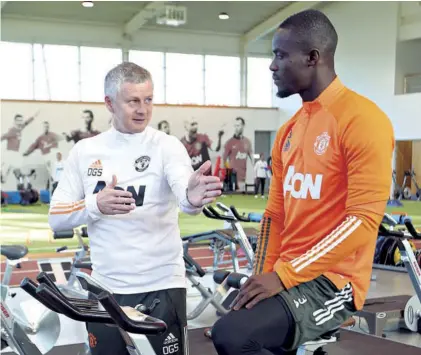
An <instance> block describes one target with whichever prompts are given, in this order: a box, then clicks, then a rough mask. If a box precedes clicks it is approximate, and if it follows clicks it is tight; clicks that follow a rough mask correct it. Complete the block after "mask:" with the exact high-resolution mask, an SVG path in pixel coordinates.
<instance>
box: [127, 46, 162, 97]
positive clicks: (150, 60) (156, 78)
mask: <svg viewBox="0 0 421 355" xmlns="http://www.w3.org/2000/svg"><path fill="white" fill-rule="evenodd" d="M129 60H130V61H131V62H133V63H136V64H137V65H140V66H141V67H143V68H145V69H147V70H148V71H149V72H150V73H151V75H152V80H153V82H154V98H153V100H154V102H155V103H164V102H165V72H164V70H165V69H164V53H161V52H144V51H130V52H129Z"/></svg>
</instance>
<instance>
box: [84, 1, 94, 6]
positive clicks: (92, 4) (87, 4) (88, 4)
mask: <svg viewBox="0 0 421 355" xmlns="http://www.w3.org/2000/svg"><path fill="white" fill-rule="evenodd" d="M82 6H83V7H94V2H93V1H82Z"/></svg>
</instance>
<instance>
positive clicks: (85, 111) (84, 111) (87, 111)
mask: <svg viewBox="0 0 421 355" xmlns="http://www.w3.org/2000/svg"><path fill="white" fill-rule="evenodd" d="M83 113H86V114H88V115H89V117H90V118H94V113H93V112H92V111H91V110H83Z"/></svg>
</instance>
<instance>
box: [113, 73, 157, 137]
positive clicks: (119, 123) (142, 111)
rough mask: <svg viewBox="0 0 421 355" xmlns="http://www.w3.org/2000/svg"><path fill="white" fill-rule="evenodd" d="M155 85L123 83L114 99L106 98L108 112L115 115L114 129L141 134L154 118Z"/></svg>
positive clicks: (147, 82) (148, 82)
mask: <svg viewBox="0 0 421 355" xmlns="http://www.w3.org/2000/svg"><path fill="white" fill-rule="evenodd" d="M152 101H153V84H152V82H151V81H149V80H148V81H145V82H144V83H141V84H133V83H123V84H122V85H121V87H120V90H119V91H118V93H117V95H116V97H115V98H114V99H112V98H109V97H108V96H107V97H106V98H105V104H106V106H107V108H108V110H109V111H110V112H111V113H112V114H114V120H113V122H114V127H115V128H116V129H117V130H118V131H120V132H122V133H140V132H143V131H144V129H145V128H146V127H147V126H148V124H149V122H150V121H151V118H152V109H153V102H152Z"/></svg>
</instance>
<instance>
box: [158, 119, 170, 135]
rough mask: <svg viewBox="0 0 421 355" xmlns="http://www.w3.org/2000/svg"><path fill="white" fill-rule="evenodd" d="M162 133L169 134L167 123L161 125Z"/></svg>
mask: <svg viewBox="0 0 421 355" xmlns="http://www.w3.org/2000/svg"><path fill="white" fill-rule="evenodd" d="M160 130H161V131H162V132H164V133H166V134H170V125H169V124H168V123H167V122H163V123H162V124H161V129H160Z"/></svg>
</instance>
